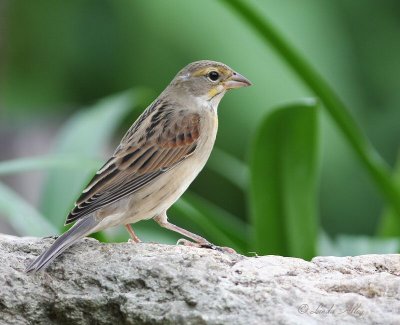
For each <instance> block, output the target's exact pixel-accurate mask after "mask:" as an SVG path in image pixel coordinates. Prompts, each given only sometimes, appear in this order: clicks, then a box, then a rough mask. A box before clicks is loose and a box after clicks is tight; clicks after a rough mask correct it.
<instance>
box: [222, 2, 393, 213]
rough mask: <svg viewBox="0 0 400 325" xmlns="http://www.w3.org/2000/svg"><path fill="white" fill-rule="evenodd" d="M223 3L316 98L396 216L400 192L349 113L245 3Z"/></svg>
mask: <svg viewBox="0 0 400 325" xmlns="http://www.w3.org/2000/svg"><path fill="white" fill-rule="evenodd" d="M223 1H224V2H225V3H226V4H227V5H228V6H230V7H231V8H232V9H233V10H234V11H235V12H236V13H237V14H239V15H240V16H242V18H244V20H245V21H247V23H248V24H249V25H250V26H251V27H252V28H254V29H255V30H256V31H257V32H258V33H259V34H260V35H261V36H262V38H263V39H264V40H266V41H267V42H268V43H270V44H271V45H272V46H273V47H274V48H275V50H276V51H277V52H278V53H279V54H281V56H282V57H283V58H284V59H285V60H286V62H287V63H288V65H289V66H291V67H292V69H293V70H294V71H295V72H296V73H297V75H298V77H300V78H301V79H302V80H303V81H304V83H305V84H307V85H308V87H309V88H310V89H311V90H312V91H313V92H314V93H315V94H316V95H317V96H318V97H319V98H320V100H321V101H322V103H323V104H324V105H325V108H326V109H327V110H328V112H329V114H330V115H331V117H332V118H333V120H334V121H335V122H336V124H337V126H338V127H339V129H340V130H341V131H342V133H343V135H344V136H345V138H346V139H347V140H348V142H349V143H350V145H351V147H352V148H353V150H354V151H355V152H356V154H357V156H358V157H359V159H360V160H361V162H362V163H363V165H364V167H365V168H366V169H367V170H368V172H369V174H370V175H371V177H372V179H373V180H374V182H375V183H376V184H377V186H378V187H379V188H380V190H381V192H382V193H383V196H384V198H385V199H386V201H387V202H388V203H389V204H391V206H392V207H393V208H394V210H395V211H396V213H397V216H398V217H400V191H399V189H398V188H397V187H396V185H395V183H394V182H393V181H392V178H391V171H390V168H389V167H388V165H387V164H386V163H385V161H383V159H382V158H381V157H380V155H379V154H378V152H377V151H376V150H375V149H374V147H373V146H372V145H371V143H370V142H369V141H368V140H367V138H366V137H365V136H364V134H363V133H362V132H361V130H360V128H359V127H358V125H357V124H356V122H355V121H354V119H353V117H352V116H351V115H350V113H349V110H348V109H347V108H346V106H345V105H344V104H343V103H342V101H341V100H340V99H339V97H338V96H337V95H336V94H335V92H334V91H333V90H332V89H331V88H330V87H329V85H328V84H327V82H326V81H325V80H324V79H323V78H322V77H321V76H320V75H319V74H318V73H317V72H316V71H315V70H314V69H313V67H312V66H311V65H310V64H309V63H308V62H307V60H306V59H304V58H303V57H302V56H301V55H300V54H299V53H298V52H297V51H296V50H295V49H294V48H293V47H292V46H291V45H290V44H289V43H288V42H286V40H285V39H284V37H282V36H281V35H280V34H279V32H277V31H276V30H275V28H274V27H273V26H272V25H271V24H270V23H269V22H268V21H267V19H266V18H264V17H263V16H262V15H261V14H259V13H258V12H256V11H255V10H254V9H253V8H252V7H251V5H249V3H248V2H245V1H242V0H223Z"/></svg>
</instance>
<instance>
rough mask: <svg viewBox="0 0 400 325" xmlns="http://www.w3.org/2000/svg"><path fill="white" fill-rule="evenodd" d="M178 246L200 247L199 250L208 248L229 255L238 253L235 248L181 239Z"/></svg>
mask: <svg viewBox="0 0 400 325" xmlns="http://www.w3.org/2000/svg"><path fill="white" fill-rule="evenodd" d="M176 244H177V245H184V246H191V247H199V248H206V249H212V250H214V251H218V252H222V253H229V254H235V253H236V251H235V250H234V249H233V248H230V247H221V246H217V245H214V244H211V243H208V242H206V243H194V242H191V241H189V240H187V239H183V238H181V239H179V240H178V241H177V243H176Z"/></svg>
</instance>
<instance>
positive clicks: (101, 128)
mask: <svg viewBox="0 0 400 325" xmlns="http://www.w3.org/2000/svg"><path fill="white" fill-rule="evenodd" d="M147 97H148V92H147V91H142V90H137V91H132V92H126V93H123V94H119V95H116V96H112V97H109V98H106V99H104V100H101V101H100V102H99V103H97V104H96V105H94V106H93V107H91V108H89V109H86V110H83V111H80V112H78V113H76V114H75V115H74V116H73V117H72V118H71V119H70V120H69V121H68V122H67V123H66V125H64V127H63V128H62V130H61V131H60V133H59V135H58V137H57V139H56V141H55V149H54V154H55V155H75V156H81V157H84V159H85V160H87V159H98V158H99V157H101V156H102V151H103V150H104V148H105V145H106V144H107V143H109V142H110V140H111V137H112V135H113V134H114V133H115V131H116V129H117V127H118V126H119V125H120V124H121V122H122V121H123V119H124V118H125V116H126V115H127V113H128V112H129V111H130V110H131V109H132V108H134V107H137V106H138V105H139V104H142V103H143V102H144V101H145V100H147ZM96 170H97V166H88V165H84V164H82V168H81V169H80V170H64V171H62V172H60V171H51V172H50V173H49V175H48V178H47V181H46V183H45V185H44V190H43V196H42V210H43V213H44V215H45V216H46V217H47V218H48V219H49V220H52V221H53V222H54V223H55V224H56V225H58V226H59V227H60V228H61V227H62V224H63V221H64V219H65V217H66V215H67V213H68V212H69V210H70V209H71V208H72V206H73V202H74V201H75V200H76V199H77V196H78V195H79V193H80V192H81V191H82V189H83V188H84V186H85V185H86V183H87V182H88V180H89V178H90V177H91V176H92V174H93V173H94V172H95V171H96Z"/></svg>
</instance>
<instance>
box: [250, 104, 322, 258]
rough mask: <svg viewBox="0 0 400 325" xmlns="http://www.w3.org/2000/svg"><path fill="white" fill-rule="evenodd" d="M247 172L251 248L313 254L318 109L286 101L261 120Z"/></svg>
mask: <svg viewBox="0 0 400 325" xmlns="http://www.w3.org/2000/svg"><path fill="white" fill-rule="evenodd" d="M250 174H251V176H250V210H251V217H252V222H253V228H254V249H255V250H256V252H257V253H260V254H279V255H289V256H297V257H302V258H311V257H313V256H315V251H316V238H317V217H316V205H317V175H318V110H317V105H316V103H315V102H314V101H307V102H306V101H305V102H303V103H297V104H291V105H287V106H285V107H283V108H280V109H277V110H275V111H273V112H272V113H271V114H269V115H268V116H267V117H266V118H265V119H264V120H263V121H262V122H261V124H260V126H259V128H258V130H257V132H256V135H255V138H254V142H253V144H252V147H251V155H250Z"/></svg>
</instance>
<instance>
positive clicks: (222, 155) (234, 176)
mask: <svg viewBox="0 0 400 325" xmlns="http://www.w3.org/2000/svg"><path fill="white" fill-rule="evenodd" d="M207 168H210V169H211V170H213V171H214V172H216V173H217V174H219V175H221V176H223V177H225V178H226V179H227V180H229V181H230V182H231V183H232V184H234V185H236V186H237V187H238V188H240V189H241V190H243V191H245V190H247V187H248V184H247V183H248V178H249V170H248V168H247V166H246V165H245V164H244V163H243V162H242V161H240V160H239V159H237V158H236V157H234V156H232V155H230V154H228V153H227V152H225V151H224V150H222V149H219V148H216V147H215V148H214V149H213V151H212V154H211V157H210V159H209V160H208V162H207Z"/></svg>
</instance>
